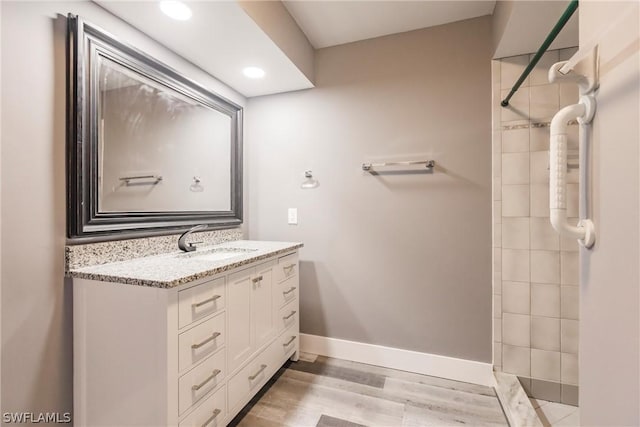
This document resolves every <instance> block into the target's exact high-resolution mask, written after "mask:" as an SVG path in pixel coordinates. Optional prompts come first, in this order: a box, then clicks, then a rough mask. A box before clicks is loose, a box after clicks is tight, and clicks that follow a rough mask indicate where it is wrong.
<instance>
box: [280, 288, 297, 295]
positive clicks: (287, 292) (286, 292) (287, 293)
mask: <svg viewBox="0 0 640 427" xmlns="http://www.w3.org/2000/svg"><path fill="white" fill-rule="evenodd" d="M295 290H296V287H295V286H292V287H291V289H289V290H288V291H284V292H282V294H283V295H289V294H290V293H291V292H293V291H295Z"/></svg>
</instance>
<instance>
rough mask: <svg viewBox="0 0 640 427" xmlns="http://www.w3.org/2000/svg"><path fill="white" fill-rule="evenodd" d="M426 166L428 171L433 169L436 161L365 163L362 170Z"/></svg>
mask: <svg viewBox="0 0 640 427" xmlns="http://www.w3.org/2000/svg"><path fill="white" fill-rule="evenodd" d="M415 165H424V167H425V168H427V169H433V168H434V167H435V166H436V162H435V160H415V161H408V162H384V163H363V164H362V170H363V171H367V172H368V171H370V170H371V169H373V168H383V167H387V166H415Z"/></svg>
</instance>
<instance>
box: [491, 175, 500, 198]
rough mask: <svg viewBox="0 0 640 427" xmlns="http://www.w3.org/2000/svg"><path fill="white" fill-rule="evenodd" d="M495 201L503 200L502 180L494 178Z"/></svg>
mask: <svg viewBox="0 0 640 427" xmlns="http://www.w3.org/2000/svg"><path fill="white" fill-rule="evenodd" d="M493 200H502V179H501V178H495V177H494V178H493Z"/></svg>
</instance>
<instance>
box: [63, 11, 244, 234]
mask: <svg viewBox="0 0 640 427" xmlns="http://www.w3.org/2000/svg"><path fill="white" fill-rule="evenodd" d="M67 23H68V41H69V45H68V49H69V55H68V57H69V63H68V73H69V75H68V79H67V82H68V83H69V85H68V87H67V96H68V103H67V105H68V108H69V110H68V138H69V140H68V145H67V147H68V153H67V224H68V228H67V229H68V234H67V235H68V237H69V238H70V239H71V240H70V242H72V243H73V242H81V241H82V242H86V241H104V240H114V239H125V238H131V237H140V236H149V235H155V234H168V233H175V232H178V231H181V230H184V229H187V228H190V227H192V226H194V225H196V224H206V225H208V226H209V228H225V227H232V226H237V225H239V224H242V108H241V107H240V106H238V105H236V104H234V103H233V102H230V101H228V100H226V99H224V98H222V97H220V96H218V95H216V94H214V93H212V92H211V91H210V90H208V89H207V88H205V87H203V86H201V85H200V84H198V83H196V82H194V81H192V80H190V79H189V78H187V77H185V76H183V75H182V74H180V73H178V72H177V71H176V70H174V69H172V68H170V67H168V66H166V65H164V64H162V63H161V62H158V61H157V60H156V59H154V58H152V57H150V56H148V55H147V54H146V53H144V52H141V51H139V50H137V49H136V48H134V47H132V46H129V45H127V44H125V43H122V42H120V41H118V40H117V39H116V38H114V37H113V36H112V35H110V34H108V33H106V32H105V31H103V30H101V29H99V28H97V27H95V26H93V25H90V24H87V23H86V22H84V21H83V20H82V19H81V18H79V17H77V16H74V15H69V17H68V20H67Z"/></svg>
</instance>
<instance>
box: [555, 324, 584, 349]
mask: <svg viewBox="0 0 640 427" xmlns="http://www.w3.org/2000/svg"><path fill="white" fill-rule="evenodd" d="M579 324H580V322H578V321H577V320H570V319H562V321H561V322H560V350H561V351H562V352H563V353H571V354H578V345H579V342H580V341H579V335H578V334H579V332H578V329H579Z"/></svg>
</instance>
